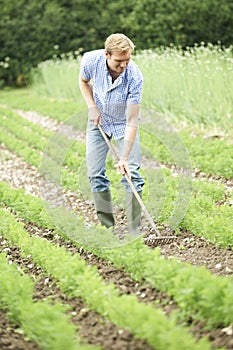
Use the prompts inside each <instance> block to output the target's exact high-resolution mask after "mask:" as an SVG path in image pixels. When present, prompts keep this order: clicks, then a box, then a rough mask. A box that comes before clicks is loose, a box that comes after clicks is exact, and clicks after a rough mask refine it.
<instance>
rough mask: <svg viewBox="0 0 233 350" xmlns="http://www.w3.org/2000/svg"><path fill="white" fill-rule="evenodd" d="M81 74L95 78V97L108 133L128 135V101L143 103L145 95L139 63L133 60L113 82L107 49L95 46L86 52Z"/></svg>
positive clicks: (116, 137) (110, 134)
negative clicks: (143, 94)
mask: <svg viewBox="0 0 233 350" xmlns="http://www.w3.org/2000/svg"><path fill="white" fill-rule="evenodd" d="M80 75H81V77H82V78H84V79H86V80H91V81H92V86H93V97H94V101H95V103H96V105H97V107H98V109H99V111H100V113H101V117H102V127H103V129H104V131H105V133H106V134H107V135H108V136H113V137H114V138H115V139H119V138H122V137H124V134H125V126H126V108H127V103H129V104H139V103H140V102H141V97H142V84H143V77H142V74H141V72H140V70H139V68H138V67H137V65H136V64H135V63H134V62H133V61H132V60H130V62H129V64H128V65H127V67H126V69H125V70H124V71H123V73H121V74H120V75H119V76H118V78H117V79H116V80H115V81H114V82H113V83H112V77H111V75H110V74H109V71H108V67H107V63H106V57H105V52H104V50H94V51H90V52H86V53H85V54H84V55H83V58H82V60H81V65H80Z"/></svg>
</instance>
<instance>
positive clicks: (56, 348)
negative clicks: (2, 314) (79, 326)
mask: <svg viewBox="0 0 233 350" xmlns="http://www.w3.org/2000/svg"><path fill="white" fill-rule="evenodd" d="M1 223H2V225H3V226H4V225H6V221H5V220H1ZM5 229H6V227H5ZM7 229H8V230H11V229H12V228H11V227H9V226H7ZM34 284H35V283H34V282H33V281H32V280H31V278H30V277H29V276H28V275H22V274H21V273H20V272H19V270H18V267H17V265H16V264H9V262H8V259H7V258H6V256H5V255H4V254H3V253H0V307H1V308H3V309H6V310H7V314H8V317H9V318H10V320H11V321H12V322H13V323H15V324H16V325H18V326H20V327H21V329H22V330H23V333H24V334H25V335H26V336H27V338H28V339H30V340H32V341H34V342H36V343H37V344H38V345H39V346H40V347H41V349H44V350H64V349H69V350H78V349H80V350H82V349H83V350H91V349H93V350H94V349H96V350H97V349H100V348H99V347H98V348H97V347H94V346H90V345H84V344H81V343H80V341H81V339H80V338H79V337H78V334H77V333H76V329H75V326H74V324H72V322H71V321H70V320H69V318H68V315H67V313H66V311H67V309H68V307H67V306H65V305H62V304H59V303H56V304H53V305H52V304H50V303H49V302H48V300H46V299H45V300H43V301H38V302H34V301H33V290H34Z"/></svg>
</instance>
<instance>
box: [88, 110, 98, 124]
mask: <svg viewBox="0 0 233 350" xmlns="http://www.w3.org/2000/svg"><path fill="white" fill-rule="evenodd" d="M88 118H89V119H90V120H91V121H92V122H93V124H94V125H98V124H101V114H100V112H99V110H98V108H97V107H96V106H95V107H90V108H89V109H88Z"/></svg>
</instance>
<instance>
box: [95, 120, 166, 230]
mask: <svg viewBox="0 0 233 350" xmlns="http://www.w3.org/2000/svg"><path fill="white" fill-rule="evenodd" d="M98 127H99V130H100V132H101V134H102V136H103V138H104V140H105V141H106V143H107V145H108V147H109V149H110V151H111V153H112V155H113V157H114V159H115V160H116V161H117V162H119V161H120V157H119V155H118V153H117V151H116V149H115V147H114V146H113V144H112V143H111V142H110V141H109V139H108V137H107V135H106V134H105V132H104V130H103V128H102V126H101V125H100V124H98ZM124 176H125V178H126V180H127V182H128V184H129V186H130V188H131V190H132V192H133V194H134V195H135V197H136V198H137V200H138V203H139V204H140V206H141V208H142V210H143V211H144V213H145V215H146V217H147V219H148V221H149V223H150V225H151V226H152V228H153V230H154V231H155V233H156V235H157V236H159V237H160V236H161V233H160V232H159V230H158V229H157V227H156V226H155V223H154V221H153V219H152V217H151V216H150V214H149V212H148V210H147V208H146V206H145V204H144V203H143V201H142V199H141V197H140V196H139V194H138V192H137V191H136V189H135V187H134V185H133V183H132V181H131V179H130V177H129V175H128V174H127V173H125V175H124Z"/></svg>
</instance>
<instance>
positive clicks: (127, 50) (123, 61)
mask: <svg viewBox="0 0 233 350" xmlns="http://www.w3.org/2000/svg"><path fill="white" fill-rule="evenodd" d="M133 50H134V44H133V42H132V41H131V40H130V39H129V38H128V37H127V36H126V35H124V34H121V33H116V34H111V35H110V36H109V37H108V38H107V39H106V41H105V55H106V59H107V63H108V67H109V68H110V69H111V70H112V71H113V72H115V73H117V74H120V73H122V72H123V71H124V70H125V68H126V67H127V65H128V63H129V61H130V58H131V53H132V51H133Z"/></svg>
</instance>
